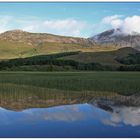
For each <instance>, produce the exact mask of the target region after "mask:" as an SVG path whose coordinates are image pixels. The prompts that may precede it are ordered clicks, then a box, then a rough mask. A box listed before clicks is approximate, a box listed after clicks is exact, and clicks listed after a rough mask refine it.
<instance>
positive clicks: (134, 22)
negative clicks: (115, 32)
mask: <svg viewBox="0 0 140 140" xmlns="http://www.w3.org/2000/svg"><path fill="white" fill-rule="evenodd" d="M102 23H103V24H108V25H111V26H112V28H115V29H116V28H120V29H121V31H122V32H123V33H125V34H133V33H134V32H137V33H140V16H137V15H134V16H129V17H125V18H123V16H122V15H113V16H108V17H105V18H103V20H102Z"/></svg>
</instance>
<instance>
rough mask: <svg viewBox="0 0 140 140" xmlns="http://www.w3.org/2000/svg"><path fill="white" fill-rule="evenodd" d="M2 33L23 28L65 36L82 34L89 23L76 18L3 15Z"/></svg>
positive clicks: (0, 30)
mask: <svg viewBox="0 0 140 140" xmlns="http://www.w3.org/2000/svg"><path fill="white" fill-rule="evenodd" d="M0 25H1V26H0V33H2V32H5V31H7V30H12V29H21V30H25V31H30V32H39V33H40V32H43V33H44V32H47V33H52V34H58V35H65V36H81V32H82V31H83V30H84V29H86V26H87V23H86V22H85V21H80V20H77V19H74V18H65V19H47V18H45V19H40V18H38V17H20V18H16V17H15V16H1V15H0Z"/></svg>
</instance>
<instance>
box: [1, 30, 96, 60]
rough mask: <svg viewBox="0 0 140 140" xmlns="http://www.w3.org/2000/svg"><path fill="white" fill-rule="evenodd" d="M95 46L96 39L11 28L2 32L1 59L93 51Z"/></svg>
mask: <svg viewBox="0 0 140 140" xmlns="http://www.w3.org/2000/svg"><path fill="white" fill-rule="evenodd" d="M95 46H96V43H95V42H94V41H90V40H88V39H85V38H76V37H65V36H59V35H53V34H47V33H29V32H25V31H22V30H11V31H6V32H4V33H1V34H0V59H1V60H2V59H12V58H24V57H30V56H35V55H42V54H51V53H60V52H69V51H92V49H93V48H94V47H95Z"/></svg>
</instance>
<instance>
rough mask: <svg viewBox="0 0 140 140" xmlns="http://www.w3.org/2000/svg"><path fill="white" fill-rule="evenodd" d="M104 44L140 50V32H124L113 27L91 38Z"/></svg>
mask: <svg viewBox="0 0 140 140" xmlns="http://www.w3.org/2000/svg"><path fill="white" fill-rule="evenodd" d="M89 40H90V41H94V42H96V43H97V44H100V45H103V46H115V47H119V48H122V47H132V48H135V49H138V50H140V34H139V33H136V32H134V33H133V34H124V33H123V32H122V31H121V30H120V29H112V30H107V31H105V32H102V33H100V34H98V35H95V36H93V37H90V38H89Z"/></svg>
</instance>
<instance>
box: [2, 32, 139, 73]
mask: <svg viewBox="0 0 140 140" xmlns="http://www.w3.org/2000/svg"><path fill="white" fill-rule="evenodd" d="M139 50H140V34H138V33H133V34H131V35H130V34H124V33H123V32H122V31H121V30H120V29H112V30H108V31H105V32H103V33H100V34H98V35H95V36H93V37H90V38H80V37H79V38H78V37H66V36H59V35H53V34H48V33H30V32H26V31H22V30H11V31H6V32H4V33H1V34H0V60H1V61H3V60H4V61H8V60H9V59H12V60H13V59H16V60H13V61H10V62H6V63H1V69H7V68H8V69H9V67H17V66H24V65H37V69H38V68H39V69H40V66H39V65H42V66H43V65H44V64H45V65H47V66H46V68H45V69H48V68H47V67H48V65H50V64H52V63H53V65H57V66H61V67H64V66H65V65H68V66H70V69H71V68H72V69H73V67H74V69H89V70H92V69H95V67H96V69H108V70H112V69H113V70H117V69H120V67H121V66H123V65H130V64H133V65H135V64H139V62H140V55H139ZM135 54H136V55H135ZM25 58H27V59H25ZM17 59H19V60H17ZM60 60H63V61H64V62H61V61H60ZM58 61H60V62H58ZM79 63H80V66H79ZM93 63H94V64H96V63H97V64H96V65H94V64H93ZM98 64H100V65H98ZM106 66H107V67H106ZM108 66H109V68H108ZM14 69H15V68H14ZM31 69H35V68H31ZM66 69H67V68H66ZM68 69H69V68H68ZM133 69H137V70H139V69H140V68H139V66H138V67H133ZM43 70H44V66H43Z"/></svg>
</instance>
